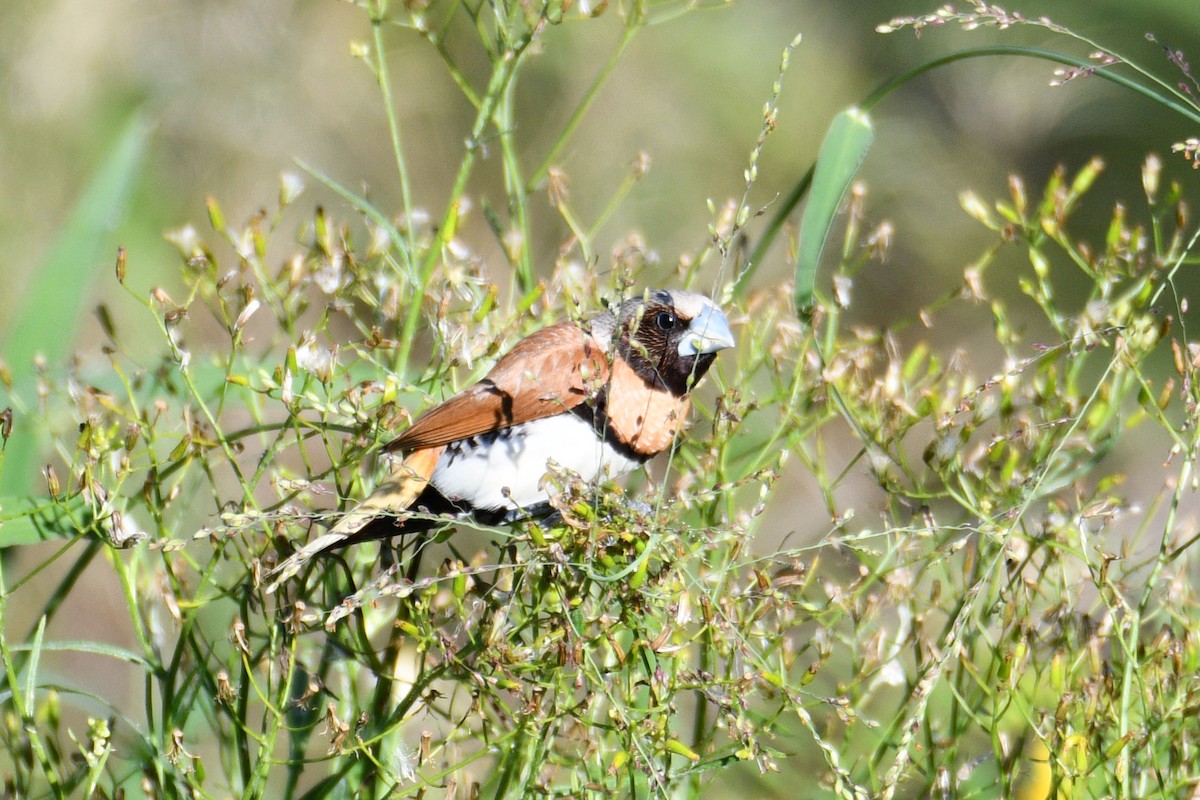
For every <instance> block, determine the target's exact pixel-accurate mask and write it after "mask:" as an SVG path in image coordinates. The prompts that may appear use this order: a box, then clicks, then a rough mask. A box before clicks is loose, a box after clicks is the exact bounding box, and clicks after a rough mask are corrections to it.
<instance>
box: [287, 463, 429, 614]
mask: <svg viewBox="0 0 1200 800" xmlns="http://www.w3.org/2000/svg"><path fill="white" fill-rule="evenodd" d="M443 450H445V447H444V446H442V447H428V448H425V449H422V450H417V451H415V452H413V453H410V454H409V455H408V456H406V457H405V458H404V461H402V462H401V463H400V464H399V465H398V466H396V468H395V469H393V470H392V472H391V474H390V475H388V477H387V480H385V481H384V482H383V483H381V484H379V486H377V487H376V488H375V491H373V492H371V494H370V495H368V496H367V497H366V499H364V500H363V501H362V502H361V503H359V504H358V505H356V506H355V507H354V508H353V509H351V510H350V512H349V513H347V514H346V515H345V516H343V517H342V518H341V519H340V520H338V522H337V524H336V525H334V526H333V527H332V528H330V530H329V532H328V533H324V534H322V535H320V536H318V537H317V538H315V539H313V540H312V541H311V542H308V543H307V544H305V545H304V546H303V547H301V548H300V549H299V550H297V551H296V552H295V553H293V554H292V555H290V556H288V558H287V559H285V560H284V561H283V563H282V564H280V565H279V566H278V567H276V568H275V569H274V570H272V571H271V573H270V576H269V577H270V578H271V579H272V580H271V585H270V586H268V587H267V594H270V593H272V592H274V591H275V590H276V589H278V588H279V586H280V584H282V583H283V582H284V581H286V580H287V579H288V578H290V577H292V576H293V575H295V574H296V573H297V572H299V571H300V570H301V569H303V567H304V565H305V564H307V563H308V562H309V560H310V559H312V557H313V556H316V555H318V554H319V553H321V552H323V551H325V550H329V549H330V548H333V547H337V546H338V545H344V544H350V543H352V542H353V541H354V540H355V539H356V538H357V537H355V534H356V533H358V532H359V531H361V530H362V529H363V528H365V527H366V526H367V525H369V524H370V523H371V522H372V521H374V520H377V519H379V518H380V517H382V516H385V515H392V516H395V515H398V514H401V513H403V512H404V511H406V510H408V509H409V508H410V507H411V506H412V504H413V502H414V501H415V500H416V499H417V497H418V496H420V494H421V492H422V491H424V489H425V487H426V486H428V485H429V479H430V478H431V477H433V470H434V468H435V467H436V466H437V462H438V458H440V457H441V455H442V451H443ZM367 538H375V537H367Z"/></svg>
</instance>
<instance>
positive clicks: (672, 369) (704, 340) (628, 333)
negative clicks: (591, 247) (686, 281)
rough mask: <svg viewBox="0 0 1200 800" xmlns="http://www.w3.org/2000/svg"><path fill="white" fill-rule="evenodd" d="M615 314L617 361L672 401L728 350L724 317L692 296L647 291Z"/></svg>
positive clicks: (730, 334) (701, 298)
mask: <svg viewBox="0 0 1200 800" xmlns="http://www.w3.org/2000/svg"><path fill="white" fill-rule="evenodd" d="M617 311H618V313H617V353H618V355H620V356H621V358H623V359H625V361H626V362H628V363H629V365H630V367H632V368H633V371H634V372H636V373H637V374H638V375H639V376H641V377H642V378H643V379H644V380H646V381H648V382H650V383H653V384H655V385H658V386H662V387H664V388H666V389H667V390H668V391H670V392H671V393H672V394H674V395H677V396H679V395H684V394H686V393H687V392H688V390H690V389H691V387H692V386H693V385H694V384H695V383H696V381H699V380H700V378H701V377H703V375H704V373H705V372H707V371H708V368H709V367H710V366H712V362H713V359H715V358H716V357H717V353H718V352H719V351H721V350H724V349H725V348H727V347H733V345H734V341H733V332H732V331H730V329H729V320H727V319H726V318H725V314H724V313H723V312H722V311H721V309H720V308H718V307H717V305H716V303H714V302H713V301H712V300H709V299H708V298H707V297H705V296H704V295H702V294H697V293H696V292H685V291H682V290H679V289H650V290H647V291H646V293H645V294H643V295H642V296H641V297H638V298H632V299H630V300H626V301H624V302H623V303H621V306H620V308H619V309H618V310H617Z"/></svg>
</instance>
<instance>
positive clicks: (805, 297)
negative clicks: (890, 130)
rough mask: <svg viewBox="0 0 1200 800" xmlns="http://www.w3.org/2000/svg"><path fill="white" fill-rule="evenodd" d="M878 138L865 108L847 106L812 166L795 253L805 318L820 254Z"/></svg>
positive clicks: (797, 300)
mask: <svg viewBox="0 0 1200 800" xmlns="http://www.w3.org/2000/svg"><path fill="white" fill-rule="evenodd" d="M874 138H875V131H874V129H873V128H872V126H871V119H870V117H868V116H867V113H866V112H865V111H862V110H860V109H858V108H848V109H846V110H845V111H843V112H841V113H840V114H838V115H837V116H836V117H834V119H833V124H832V125H830V126H829V133H827V134H825V141H824V142H822V144H821V153H820V155H818V156H817V163H816V166H815V168H814V169H813V179H812V188H811V189H810V191H809V193H808V203H807V205H805V207H804V214H803V216H802V217H801V218H800V247H799V252H798V253H797V255H796V273H795V274H796V293H795V305H796V314H797V315H798V316H799V317H800V318H802V319H803V318H806V317H807V316H808V313H809V310H810V308H811V307H812V298H813V287H814V284H815V283H816V279H817V267H818V266H819V265H820V263H821V253H822V252H823V251H824V249H825V242H826V240H827V239H828V238H829V230H830V227H831V226H832V225H833V218H834V216H835V215H836V214H837V210H838V205H840V204H841V202H842V198H843V197H844V196H845V194H846V190H847V189H848V188H850V182H851V181H852V180H854V176H855V175H857V174H858V168H859V167H860V166H862V162H863V159H864V158H866V156H867V150H868V149H869V148H870V147H871V142H872V141H873V140H874Z"/></svg>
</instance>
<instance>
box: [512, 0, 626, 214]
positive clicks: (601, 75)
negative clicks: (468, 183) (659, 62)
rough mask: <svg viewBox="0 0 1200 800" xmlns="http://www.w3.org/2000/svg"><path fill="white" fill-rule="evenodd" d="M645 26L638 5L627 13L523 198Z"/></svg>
mask: <svg viewBox="0 0 1200 800" xmlns="http://www.w3.org/2000/svg"><path fill="white" fill-rule="evenodd" d="M644 22H645V12H644V10H643V9H642V6H641V3H635V4H634V5H633V6H632V8H631V9H630V11H629V16H628V18H627V19H626V21H625V30H623V31H622V32H621V38H620V40H619V41H618V42H617V47H616V49H615V50H613V52H612V55H611V56H609V58H608V61H607V62H605V64H604V66H603V67H601V68H600V71H599V72H598V73H597V74H596V77H595V78H594V79H592V82H591V84H590V85H589V86H588V88H587V91H585V92H584V93H583V98H582V99H581V100H580V101H579V104H578V105H576V106H575V110H574V111H572V112H571V116H570V118H569V119H568V120H567V124H566V125H564V126H563V129H562V132H561V133H560V134H559V135H558V138H557V139H555V140H554V144H552V145H551V146H550V149H549V150H548V151H547V152H546V155H545V156H544V157H543V158H542V163H541V164H539V165H538V167H537V169H535V170H534V171H533V174H532V175H531V176H530V177H529V182H528V183H526V184H525V193H526V194H533V193H534V192H536V191H537V190H538V188H539V187H541V185H542V184H543V183H544V182H545V180H546V176H547V175H548V174H549V172H550V168H551V167H552V166H554V162H555V161H556V160H557V159H558V154H559V153H561V152H562V149H563V147H565V146H566V144H567V142H569V141H570V140H571V138H572V136H574V134H575V131H576V129H578V128H579V124H580V123H581V122H582V121H583V117H584V115H585V114H587V111H588V109H589V108H591V106H592V102H593V101H594V100H595V99H596V96H597V95H598V94H599V93H600V89H601V87H603V86H604V84H605V83H607V82H608V79H609V76H611V75H612V71H613V70H614V69H615V68H616V66H617V62H618V61H619V60H620V59H621V56H622V55H624V54H625V48H627V47H629V43H630V42H632V41H633V37H634V36H636V35H637V33H638V31H640V30H641V28H642V25H643V23H644Z"/></svg>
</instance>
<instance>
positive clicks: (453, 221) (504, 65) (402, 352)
mask: <svg viewBox="0 0 1200 800" xmlns="http://www.w3.org/2000/svg"><path fill="white" fill-rule="evenodd" d="M528 44H529V39H526V40H525V41H524V43H523V44H522V45H521V46H520V47H519V48H516V49H514V50H513V51H512V52H510V53H508V54H506V55H505V57H504V58H502V59H501V60H500V63H499V65H498V66H497V67H496V68H495V69H494V70H493V71H492V77H491V79H490V80H489V81H488V88H487V92H486V93H485V94H484V102H483V106H482V107H481V108H480V109H479V113H478V114H477V115H476V116H475V123H474V125H472V126H471V135H470V137H469V138H468V139H467V151H466V153H465V154H464V155H463V160H462V162H461V163H460V164H459V168H458V175H457V176H456V177H455V179H454V187H453V188H452V189H451V191H450V200H449V202H448V203H447V204H446V211H445V213H443V215H442V221H441V224H440V225H439V226H438V229H437V236H436V238H435V240H434V243H433V245H432V246H431V247H430V248H429V254H428V255H427V256H426V257H425V262H424V264H422V265H421V271H420V273H419V275H418V276H417V285H416V287H415V291H414V292H413V294H412V300H411V302H410V303H409V304H408V310H407V313H406V314H405V317H404V325H403V328H402V329H401V334H400V347H399V348H398V351H397V354H396V362H395V363H396V365H397V367H398V369H400V370H402V371H404V372H407V371H408V362H409V358H410V355H411V353H412V347H413V341H414V339H415V338H416V334H417V326H418V325H420V323H421V312H422V308H423V300H424V298H425V292H426V290H427V289H428V287H429V282H430V281H431V280H432V279H433V273H434V272H435V271H436V269H437V266H438V263H439V262H440V260H441V258H442V247H443V246H444V245H445V244H446V242H447V241H449V239H450V237H452V236H453V235H454V231H455V230H456V229H457V222H458V203H459V201H460V200H461V199H462V196H463V194H464V193H465V192H466V190H467V181H468V180H469V179H470V177H471V172H472V170H473V169H474V167H475V159H476V157H477V156H478V154H479V150H480V148H481V147H482V146H483V137H484V134H485V133H486V132H487V129H488V126H489V125H491V124H492V121H493V119H494V118H495V114H496V108H497V107H498V106H499V104H500V102H501V100H502V98H503V95H504V88H505V87H506V86H507V85H508V82H509V81H510V80H512V78H513V75H514V74H516V70H517V67H518V66H519V65H520V63H521V60H522V55H523V54H524V51H525V47H527V46H528Z"/></svg>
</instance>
